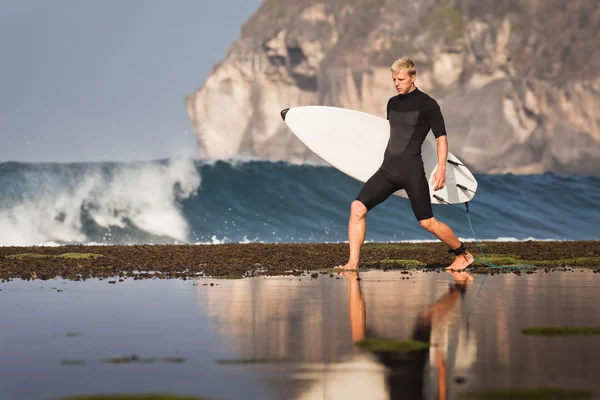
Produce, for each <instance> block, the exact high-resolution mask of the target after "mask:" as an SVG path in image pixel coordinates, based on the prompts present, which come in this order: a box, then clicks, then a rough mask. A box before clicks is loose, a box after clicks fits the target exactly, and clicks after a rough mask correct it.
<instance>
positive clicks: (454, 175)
mask: <svg viewBox="0 0 600 400" xmlns="http://www.w3.org/2000/svg"><path fill="white" fill-rule="evenodd" d="M281 116H282V117H283V119H284V121H285V122H286V123H287V125H288V126H289V128H290V129H291V130H292V132H294V134H295V135H296V136H297V137H298V138H299V139H300V140H301V141H302V142H303V143H304V144H305V145H306V146H307V147H308V148H309V149H311V150H312V151H313V152H314V153H315V154H317V155H318V156H319V157H321V158H322V159H323V160H325V161H326V162H327V163H329V164H330V165H332V166H333V167H335V168H337V169H339V170H340V171H342V172H343V173H345V174H346V175H349V176H351V177H353V178H355V179H358V180H359V181H361V182H366V181H367V179H369V178H370V177H371V176H372V175H373V174H374V173H375V171H377V169H378V168H379V167H380V166H381V163H382V162H383V153H384V151H385V148H386V147H387V144H388V140H389V137H390V125H389V122H388V121H387V120H386V119H383V118H380V117H377V116H374V115H371V114H366V113H363V112H359V111H354V110H348V109H344V108H337V107H325V106H307V107H294V108H289V109H285V110H283V111H282V112H281ZM421 154H422V156H423V163H424V165H425V174H426V175H427V178H428V180H429V190H430V193H431V203H432V204H442V203H443V202H441V201H439V200H438V199H437V198H436V196H437V197H440V198H442V199H444V200H445V201H447V202H448V203H451V204H455V203H464V202H466V201H470V200H471V199H472V198H473V196H474V195H475V193H474V192H475V191H476V190H477V181H476V180H475V178H474V177H473V174H471V172H470V171H469V170H468V169H467V167H465V166H464V165H463V164H462V162H461V161H460V160H459V159H458V158H456V157H455V156H454V155H452V154H451V153H450V152H448V164H447V167H446V187H444V188H443V189H441V190H438V191H436V192H434V191H433V187H432V181H433V174H434V173H435V170H436V169H437V143H436V141H435V138H434V137H433V135H432V134H428V135H427V138H426V139H425V141H424V142H423V147H422V149H421ZM457 185H460V186H462V188H461V187H460V186H457ZM394 194H395V195H398V196H401V197H405V198H406V197H407V196H406V192H405V191H404V190H399V191H397V192H396V193H394Z"/></svg>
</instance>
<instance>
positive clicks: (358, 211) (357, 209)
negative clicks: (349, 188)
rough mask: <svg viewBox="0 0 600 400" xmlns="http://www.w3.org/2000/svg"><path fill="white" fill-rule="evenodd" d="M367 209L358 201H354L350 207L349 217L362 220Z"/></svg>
mask: <svg viewBox="0 0 600 400" xmlns="http://www.w3.org/2000/svg"><path fill="white" fill-rule="evenodd" d="M367 211H368V210H367V207H366V206H365V205H364V204H363V203H362V202H360V201H358V200H354V201H353V202H352V204H351V205H350V215H351V216H352V217H353V218H359V219H360V218H363V217H364V216H365V215H367Z"/></svg>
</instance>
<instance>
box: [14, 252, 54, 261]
mask: <svg viewBox="0 0 600 400" xmlns="http://www.w3.org/2000/svg"><path fill="white" fill-rule="evenodd" d="M47 257H52V256H49V255H46V254H37V253H21V254H10V255H8V256H6V258H9V259H16V260H22V259H24V258H47Z"/></svg>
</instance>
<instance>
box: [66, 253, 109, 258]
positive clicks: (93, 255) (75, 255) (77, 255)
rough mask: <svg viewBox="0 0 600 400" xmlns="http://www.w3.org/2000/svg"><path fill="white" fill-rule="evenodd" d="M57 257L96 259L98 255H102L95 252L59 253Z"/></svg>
mask: <svg viewBox="0 0 600 400" xmlns="http://www.w3.org/2000/svg"><path fill="white" fill-rule="evenodd" d="M57 257H60V258H91V259H96V258H99V257H104V256H103V255H102V254H96V253H64V254H61V255H59V256H57Z"/></svg>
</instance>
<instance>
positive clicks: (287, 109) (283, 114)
mask: <svg viewBox="0 0 600 400" xmlns="http://www.w3.org/2000/svg"><path fill="white" fill-rule="evenodd" d="M288 111H290V109H289V108H286V109H285V110H281V118H283V120H284V121H285V114H287V112H288Z"/></svg>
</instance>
